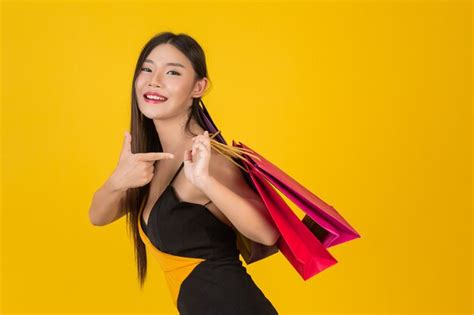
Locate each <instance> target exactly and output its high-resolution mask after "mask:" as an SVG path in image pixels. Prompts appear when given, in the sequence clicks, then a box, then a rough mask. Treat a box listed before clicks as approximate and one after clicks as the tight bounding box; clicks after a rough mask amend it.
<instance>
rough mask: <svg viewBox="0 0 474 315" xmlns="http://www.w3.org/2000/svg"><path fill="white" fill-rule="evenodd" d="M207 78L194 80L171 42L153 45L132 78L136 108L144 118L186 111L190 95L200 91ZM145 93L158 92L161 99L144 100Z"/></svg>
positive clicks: (189, 103)
mask: <svg viewBox="0 0 474 315" xmlns="http://www.w3.org/2000/svg"><path fill="white" fill-rule="evenodd" d="M206 84H207V79H206V78H203V79H202V80H199V81H198V80H196V79H195V72H194V69H193V67H192V65H191V62H190V61H189V59H188V58H187V57H186V56H185V55H184V54H183V53H181V52H180V51H179V50H178V49H177V48H175V47H174V46H173V45H171V44H161V45H158V46H156V47H155V48H154V49H153V50H152V51H151V52H150V54H149V55H148V56H147V57H146V58H145V61H144V63H143V64H142V65H141V70H140V73H139V75H138V76H137V79H136V81H135V90H136V94H137V100H138V107H139V109H140V111H141V112H142V113H143V115H145V116H146V117H147V118H150V119H159V118H166V117H170V116H174V115H176V114H179V113H182V112H183V111H184V110H187V108H188V107H189V106H191V104H192V99H193V97H200V96H202V94H203V92H204V88H205V86H206ZM146 93H158V94H160V95H162V96H164V97H166V98H167V99H166V100H165V101H164V102H156V101H154V100H151V101H148V100H147V99H146V98H145V94H146Z"/></svg>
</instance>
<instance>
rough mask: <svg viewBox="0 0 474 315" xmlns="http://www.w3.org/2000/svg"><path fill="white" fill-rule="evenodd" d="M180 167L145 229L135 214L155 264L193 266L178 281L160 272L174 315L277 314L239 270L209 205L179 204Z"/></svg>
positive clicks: (231, 243) (231, 234) (230, 235)
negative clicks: (172, 262)
mask: <svg viewBox="0 0 474 315" xmlns="http://www.w3.org/2000/svg"><path fill="white" fill-rule="evenodd" d="M183 166H184V162H182V163H181V165H180V167H179V168H178V170H177V171H176V173H175V174H174V176H173V178H172V179H171V181H170V183H169V184H168V186H167V187H166V188H165V190H164V191H163V193H162V194H161V196H160V197H159V198H158V200H157V201H156V203H155V204H154V205H153V207H152V209H151V211H150V215H149V218H148V225H147V224H146V222H145V220H144V219H143V215H142V214H141V212H140V224H141V226H140V227H141V229H142V231H143V233H144V235H142V238H145V239H146V238H148V239H147V240H146V241H149V242H150V243H151V244H149V246H153V247H154V248H149V250H151V251H153V252H154V253H155V254H157V255H158V256H159V260H160V261H161V260H162V259H163V257H165V258H166V259H177V260H186V259H187V260H189V261H193V262H195V263H194V266H191V267H189V266H190V264H189V263H188V267H189V271H187V272H185V273H184V274H182V275H181V278H179V276H178V277H177V278H176V277H175V275H171V273H172V272H173V273H176V272H178V270H180V269H183V268H181V267H179V268H175V270H173V271H170V270H164V271H165V272H166V274H167V275H168V276H170V277H173V280H169V282H171V284H169V286H170V290H171V291H172V296H173V297H174V300H175V301H174V302H175V304H176V306H177V308H178V310H179V312H180V314H220V315H225V314H249V315H250V314H278V313H277V311H276V309H275V308H274V307H273V305H272V304H271V303H270V301H269V300H268V299H267V298H266V297H265V295H264V294H263V292H262V291H261V290H260V289H259V288H258V287H257V285H256V284H255V283H254V281H253V279H252V278H251V277H250V275H249V274H248V273H247V271H246V268H245V267H244V266H243V265H242V262H241V260H240V259H239V250H238V249H237V244H236V234H235V231H234V230H233V228H232V227H230V226H228V225H227V224H225V223H224V222H222V221H221V220H219V219H218V218H217V217H216V216H215V215H214V214H213V213H212V212H210V211H209V210H208V209H207V208H206V205H207V204H209V203H210V202H212V201H209V202H207V203H205V204H198V203H193V202H187V201H181V200H179V198H178V196H177V194H176V191H175V189H174V187H173V186H172V183H173V181H174V179H175V178H176V176H177V175H178V173H179V171H180V170H181V168H182V167H183ZM193 259H194V260H193ZM163 266H164V265H163ZM166 268H167V269H170V268H169V267H166ZM182 271H183V270H181V272H182ZM176 279H179V280H176ZM173 291H174V293H173Z"/></svg>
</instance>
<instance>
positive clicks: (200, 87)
mask: <svg viewBox="0 0 474 315" xmlns="http://www.w3.org/2000/svg"><path fill="white" fill-rule="evenodd" d="M208 84H209V80H208V79H207V78H206V77H204V78H202V79H201V80H198V81H196V83H195V84H194V91H193V97H194V98H198V97H202V95H203V94H204V92H205V91H206V88H207V85H208Z"/></svg>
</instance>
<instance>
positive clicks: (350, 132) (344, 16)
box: [0, 1, 473, 314]
mask: <svg viewBox="0 0 474 315" xmlns="http://www.w3.org/2000/svg"><path fill="white" fill-rule="evenodd" d="M472 12H473V11H472V8H471V3H470V2H468V1H324V2H313V3H311V2H292V3H289V2H286V3H285V2H260V3H252V2H244V3H238V2H175V1H174V2H155V1H135V2H114V1H102V2H98V1H97V2H96V1H76V2H69V1H67V2H66V1H65V2H40V1H36V2H22V1H3V2H2V12H1V18H2V21H1V27H2V50H1V54H2V63H1V67H2V70H1V71H2V91H1V92H2V98H1V103H2V116H1V117H2V120H1V123H2V152H1V153H2V154H1V156H2V211H1V216H2V217H1V223H2V225H1V237H2V243H1V244H2V253H1V257H2V274H1V277H2V278H1V285H2V286H1V290H2V291H1V309H0V310H1V313H5V314H7V313H17V312H25V313H36V312H38V313H55V312H59V313H117V314H118V313H146V312H154V313H159V312H163V313H173V312H174V309H173V305H172V303H171V299H170V296H169V293H168V291H167V287H166V283H165V281H164V277H163V275H162V272H161V270H159V269H158V266H157V264H155V262H154V261H153V262H152V263H150V264H149V272H148V277H147V282H146V285H145V290H144V291H140V290H139V286H138V282H137V278H136V277H137V276H136V266H135V260H134V256H133V247H132V245H133V244H132V240H131V239H130V237H129V235H128V234H127V232H126V229H125V219H124V218H122V219H120V220H119V221H116V222H114V223H113V224H111V225H108V226H105V227H95V226H93V225H91V224H90V222H89V218H88V209H89V206H90V202H91V199H92V196H93V193H94V192H95V190H96V189H97V188H98V187H99V186H100V185H102V183H103V182H104V181H105V180H106V179H107V177H108V176H109V175H110V174H111V173H112V171H113V170H114V168H115V166H116V163H117V161H118V155H119V152H120V150H121V146H122V142H123V133H124V131H125V130H127V129H128V126H129V120H130V94H131V84H132V82H131V79H132V75H133V70H134V66H135V62H136V60H137V58H138V54H139V52H140V50H141V48H142V47H143V45H144V44H145V42H146V41H147V40H148V39H149V38H150V37H152V36H153V35H154V34H156V33H158V32H161V31H173V32H176V33H179V32H184V33H187V34H189V35H191V36H193V37H194V38H195V39H196V40H197V41H198V42H199V43H200V44H201V45H202V47H203V48H204V50H205V52H206V57H207V61H208V69H209V74H210V78H211V80H212V83H213V85H212V87H211V90H210V91H209V93H208V94H207V96H205V98H204V102H205V104H206V106H207V107H208V109H209V111H210V113H211V116H212V118H213V119H214V121H215V122H216V124H217V126H218V127H219V128H220V129H221V130H222V132H223V135H224V137H225V138H226V140H227V141H228V142H230V143H231V140H232V139H236V140H239V141H242V142H243V143H245V144H248V145H249V146H251V147H252V148H254V149H255V150H257V151H258V152H260V153H261V154H262V155H263V156H265V157H267V158H268V159H269V160H270V161H272V162H273V163H274V164H276V165H277V166H279V167H280V168H282V169H283V170H284V171H285V172H287V173H288V174H289V175H291V176H292V177H294V178H295V179H296V180H298V181H299V182H300V183H302V184H303V185H304V186H306V187H308V188H309V189H310V190H311V191H313V192H314V193H315V194H317V195H318V196H319V197H320V198H322V199H323V200H325V201H326V202H328V203H330V204H331V205H333V206H334V207H335V208H336V209H337V210H338V211H339V212H340V213H341V215H343V216H344V217H345V218H346V219H347V220H348V222H350V224H351V225H352V226H353V227H354V228H355V229H356V230H357V231H358V232H359V233H360V234H361V236H362V238H360V239H356V240H354V241H351V242H348V243H344V244H341V245H339V246H336V247H333V248H330V252H331V254H333V255H334V256H335V258H336V259H337V260H338V261H339V262H338V263H337V264H336V265H334V266H332V267H331V268H329V269H327V270H325V271H323V272H322V273H320V274H318V275H316V276H315V277H313V278H311V279H309V280H308V281H306V282H305V281H303V280H302V279H301V278H300V276H299V275H298V274H297V273H296V271H295V270H294V269H293V268H292V267H291V266H290V264H289V262H288V261H287V260H286V259H285V258H284V256H283V255H282V254H281V253H279V254H276V255H274V256H272V257H270V258H268V259H266V260H264V261H261V262H259V263H256V264H254V265H250V266H248V271H249V273H250V274H251V275H252V277H253V278H254V280H255V281H256V283H257V284H258V286H259V287H260V288H261V289H262V291H263V292H264V293H265V295H266V296H267V297H268V298H269V299H270V300H271V301H272V303H274V305H275V307H277V309H278V310H279V311H280V313H281V314H292V313H305V314H322V313H328V314H329V313H331V314H337V313H353V314H354V313H360V314H365V313H376V314H388V313H407V312H411V313H419V314H422V313H423V314H429V313H435V312H439V313H451V314H454V313H459V314H461V313H471V312H473V310H472V307H471V305H470V303H471V301H472V288H471V283H472V280H473V278H472V269H471V265H472V224H473V221H472V207H471V206H472V186H471V179H472V178H471V176H472V164H471V162H472V160H471V154H472V152H471V144H472V141H471V139H472V129H471V119H472V108H471V106H472V103H471V101H472V99H471V97H472V95H471V92H472V90H471V88H472V78H471V75H472V55H471V40H472V29H471V28H472V22H471V16H472ZM295 211H299V209H298V210H295ZM298 214H299V215H301V212H299V213H298Z"/></svg>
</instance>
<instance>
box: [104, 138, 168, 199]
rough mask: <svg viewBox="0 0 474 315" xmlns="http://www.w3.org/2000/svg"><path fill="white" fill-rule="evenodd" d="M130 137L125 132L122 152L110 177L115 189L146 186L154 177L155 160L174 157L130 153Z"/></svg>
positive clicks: (150, 153)
mask: <svg viewBox="0 0 474 315" xmlns="http://www.w3.org/2000/svg"><path fill="white" fill-rule="evenodd" d="M131 142H132V136H131V135H130V133H129V132H125V140H124V142H123V147H122V152H121V153H120V159H119V162H118V164H117V167H116V169H115V170H114V172H113V173H112V175H111V176H110V183H111V185H112V186H113V187H115V189H119V190H127V189H129V188H136V187H141V186H144V185H146V184H148V183H149V182H150V181H151V180H152V178H153V175H154V170H155V167H154V163H155V161H156V160H162V159H172V158H174V155H173V154H172V153H166V152H147V153H132V145H131Z"/></svg>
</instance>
